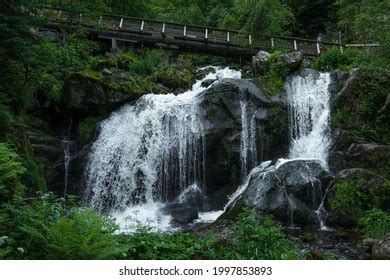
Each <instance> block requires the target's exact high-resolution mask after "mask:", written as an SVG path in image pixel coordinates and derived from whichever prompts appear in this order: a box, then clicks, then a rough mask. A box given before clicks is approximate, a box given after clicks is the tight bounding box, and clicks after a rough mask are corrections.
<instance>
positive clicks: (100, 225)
mask: <svg viewBox="0 0 390 280" xmlns="http://www.w3.org/2000/svg"><path fill="white" fill-rule="evenodd" d="M25 229H27V231H28V230H32V235H33V236H34V230H33V228H31V227H30V228H25ZM116 230H117V226H116V225H115V223H114V222H113V220H111V219H109V218H106V217H102V216H99V215H98V214H96V213H95V212H94V211H92V210H75V211H74V212H73V213H72V214H71V215H69V216H68V217H62V218H60V219H59V220H58V221H57V222H56V223H55V224H54V225H53V226H50V227H47V228H46V232H45V233H44V234H45V235H44V239H43V240H42V241H43V242H44V243H45V244H44V246H46V248H47V249H46V251H47V254H46V255H45V256H44V257H45V258H47V259H111V258H114V257H117V256H118V255H119V256H120V255H121V253H122V251H124V249H125V248H120V247H119V246H118V243H117V242H116V240H115V236H114V232H115V231H116ZM36 237H37V238H40V234H38V235H36Z"/></svg>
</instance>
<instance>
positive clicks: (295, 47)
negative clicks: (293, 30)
mask: <svg viewBox="0 0 390 280" xmlns="http://www.w3.org/2000/svg"><path fill="white" fill-rule="evenodd" d="M297 50H298V45H297V40H294V51H297Z"/></svg>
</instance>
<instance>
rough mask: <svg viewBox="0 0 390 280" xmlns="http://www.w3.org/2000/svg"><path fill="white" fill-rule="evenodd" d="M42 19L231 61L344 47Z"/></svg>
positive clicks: (64, 13)
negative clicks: (262, 53) (270, 53)
mask: <svg viewBox="0 0 390 280" xmlns="http://www.w3.org/2000/svg"><path fill="white" fill-rule="evenodd" d="M40 11H41V13H42V14H41V15H43V16H45V17H46V18H47V20H48V23H47V25H46V28H48V29H54V30H59V29H62V28H66V26H69V25H78V26H80V27H82V28H83V29H85V30H86V31H87V32H89V33H91V34H94V35H96V36H97V37H99V38H101V39H109V40H112V41H126V42H133V43H140V44H142V45H145V46H150V47H155V46H157V47H160V48H174V49H180V50H190V51H200V52H206V53H211V54H217V55H222V56H229V57H243V58H249V57H251V56H252V55H254V54H255V53H256V52H257V51H258V50H265V51H271V50H273V49H277V50H283V51H293V50H299V51H301V52H302V53H303V54H304V55H306V56H317V55H319V54H320V53H321V52H323V51H324V50H325V49H326V48H328V47H332V46H338V47H340V48H341V47H342V45H341V44H338V43H331V42H318V41H316V40H309V39H303V38H294V37H283V36H271V35H263V36H261V38H259V37H256V38H255V37H254V36H252V35H251V34H244V33H242V32H239V31H237V30H228V29H220V28H213V27H206V26H198V25H185V24H179V23H174V22H164V21H157V20H148V19H142V18H135V17H125V16H118V15H109V14H103V15H100V16H99V15H98V16H95V17H88V18H86V17H83V15H82V14H78V13H75V12H74V11H69V10H61V9H56V8H52V7H45V8H43V9H41V10H40Z"/></svg>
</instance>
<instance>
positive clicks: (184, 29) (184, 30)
mask: <svg viewBox="0 0 390 280" xmlns="http://www.w3.org/2000/svg"><path fill="white" fill-rule="evenodd" d="M183 36H184V37H186V36H187V25H184V28H183Z"/></svg>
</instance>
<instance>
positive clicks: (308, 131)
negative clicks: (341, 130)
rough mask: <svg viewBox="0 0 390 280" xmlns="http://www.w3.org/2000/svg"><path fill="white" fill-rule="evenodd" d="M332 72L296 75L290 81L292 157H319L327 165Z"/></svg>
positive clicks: (288, 83)
mask: <svg viewBox="0 0 390 280" xmlns="http://www.w3.org/2000/svg"><path fill="white" fill-rule="evenodd" d="M329 84H330V74H329V73H319V77H316V76H315V75H313V74H312V73H308V74H307V75H305V76H299V75H296V76H294V77H292V78H291V79H290V80H289V81H288V82H287V83H286V89H287V100H288V108H289V130H290V141H291V143H290V152H289V158H291V159H293V158H302V159H318V160H321V161H322V162H323V163H324V165H325V166H327V161H328V152H329V146H330V142H331V139H330V127H329V117H330V104H329V102H330V101H329V100H330V93H329V90H328V87H329Z"/></svg>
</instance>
